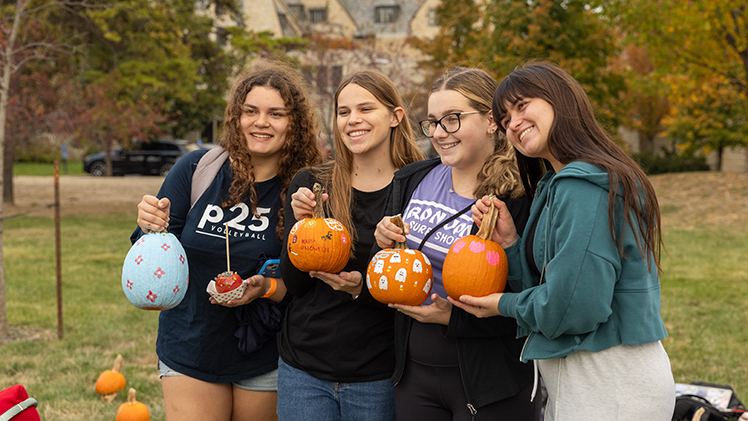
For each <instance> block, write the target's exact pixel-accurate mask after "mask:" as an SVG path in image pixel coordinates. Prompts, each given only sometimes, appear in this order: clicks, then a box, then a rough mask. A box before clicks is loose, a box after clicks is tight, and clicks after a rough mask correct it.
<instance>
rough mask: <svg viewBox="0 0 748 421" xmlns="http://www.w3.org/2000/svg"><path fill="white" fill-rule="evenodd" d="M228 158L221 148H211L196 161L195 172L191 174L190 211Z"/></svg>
mask: <svg viewBox="0 0 748 421" xmlns="http://www.w3.org/2000/svg"><path fill="white" fill-rule="evenodd" d="M228 157H229V152H228V151H227V150H225V149H223V148H220V147H219V148H213V149H211V150H209V151H208V152H207V153H206V154H205V155H203V156H202V158H200V160H199V161H197V167H196V168H195V172H194V173H192V193H191V194H190V209H192V207H193V206H195V203H197V201H198V199H200V196H202V195H203V193H205V190H207V189H208V187H209V186H210V184H211V183H212V182H213V179H215V178H216V174H218V171H219V170H220V169H221V167H223V163H224V162H226V159H227V158H228Z"/></svg>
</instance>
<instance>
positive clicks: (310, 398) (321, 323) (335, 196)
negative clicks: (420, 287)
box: [278, 71, 422, 421]
mask: <svg viewBox="0 0 748 421" xmlns="http://www.w3.org/2000/svg"><path fill="white" fill-rule="evenodd" d="M404 107H405V106H404V103H403V100H402V98H401V97H400V94H399V93H398V91H397V89H396V88H395V86H394V85H393V83H392V81H390V80H389V79H388V78H387V77H386V76H384V75H382V74H380V73H378V72H375V71H361V72H357V73H354V74H352V75H350V76H348V77H346V78H345V79H344V80H343V82H342V83H341V85H340V87H339V88H338V90H337V92H336V94H335V111H336V126H335V131H334V137H335V158H334V160H333V161H331V162H328V163H326V164H323V165H321V166H318V167H314V168H311V169H307V170H305V171H303V172H301V173H299V174H298V175H297V176H296V177H295V178H294V180H293V182H292V183H291V187H290V189H289V193H292V194H291V195H290V196H289V199H288V200H287V203H286V214H287V219H286V237H288V232H289V230H290V229H291V227H292V226H293V225H294V223H295V222H296V220H299V219H301V218H304V217H307V216H311V214H312V207H313V206H314V205H315V204H316V201H317V200H323V201H324V206H325V208H326V214H327V216H328V217H331V218H335V219H337V220H338V221H340V222H341V223H343V225H345V226H346V228H347V229H348V231H349V232H350V233H351V235H352V236H353V239H354V240H353V241H354V242H353V252H352V256H351V259H350V260H349V262H348V264H347V265H346V266H345V268H343V271H342V272H340V273H322V272H309V273H306V272H302V271H299V270H298V269H296V268H295V267H294V266H293V265H292V264H291V262H290V260H289V258H288V254H287V251H286V249H284V252H283V253H282V257H281V272H282V274H283V279H284V281H285V283H286V286H287V287H288V291H289V292H290V293H291V294H292V295H293V300H292V301H291V303H290V304H289V307H288V311H287V312H286V317H285V319H284V320H283V328H282V331H281V333H280V334H279V342H278V343H279V351H280V356H281V361H280V362H279V364H278V366H279V373H278V394H279V400H278V415H279V418H280V419H281V420H283V421H290V420H307V419H310V418H313V419H320V420H322V419H324V420H341V421H343V420H351V421H354V420H355V421H366V420H371V421H375V420H382V421H385V420H387V421H392V420H394V418H395V411H394V402H393V391H392V385H391V384H390V382H389V378H390V376H391V375H392V371H393V369H394V364H395V356H394V353H393V351H392V341H393V337H392V327H393V316H394V311H393V310H392V309H390V308H388V307H387V306H386V305H384V304H381V303H378V302H376V301H375V300H374V299H373V298H372V297H371V295H369V293H368V290H367V289H366V288H365V287H364V286H363V277H364V275H365V274H366V267H367V265H368V263H369V257H370V251H371V249H372V248H373V246H374V236H373V233H374V228H375V226H376V224H377V222H378V221H379V219H380V218H381V217H382V216H383V215H384V213H383V210H384V204H385V202H386V199H387V195H388V193H389V186H390V182H391V181H392V176H393V174H394V173H395V171H396V170H397V169H398V168H400V167H402V166H404V165H406V164H409V163H411V162H415V161H418V160H420V159H422V155H421V152H420V151H419V150H418V147H417V145H416V143H415V141H414V140H413V136H412V131H411V126H410V122H409V121H408V119H407V117H406V115H405V108H404ZM315 182H319V183H321V184H322V185H323V186H324V188H325V191H326V193H325V194H324V195H322V197H314V195H313V194H312V192H311V190H310V187H311V186H312V185H313V184H314V183H315ZM286 241H287V238H286Z"/></svg>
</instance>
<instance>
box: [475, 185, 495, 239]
mask: <svg viewBox="0 0 748 421" xmlns="http://www.w3.org/2000/svg"><path fill="white" fill-rule="evenodd" d="M494 197H496V196H494V195H490V196H488V198H489V199H491V206H489V207H488V212H486V214H485V215H484V216H483V223H482V224H481V226H480V229H479V230H478V233H477V234H476V236H477V237H478V238H480V239H482V240H490V239H491V235H493V230H494V228H496V222H497V221H498V220H499V208H497V207H496V205H494V204H493V199H494Z"/></svg>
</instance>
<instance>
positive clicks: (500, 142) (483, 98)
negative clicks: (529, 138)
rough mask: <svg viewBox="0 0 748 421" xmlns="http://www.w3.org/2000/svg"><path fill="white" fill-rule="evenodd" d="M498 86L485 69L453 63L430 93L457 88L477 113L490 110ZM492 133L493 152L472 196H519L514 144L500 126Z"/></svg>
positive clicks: (520, 190)
mask: <svg viewBox="0 0 748 421" xmlns="http://www.w3.org/2000/svg"><path fill="white" fill-rule="evenodd" d="M497 86H498V84H497V83H496V80H495V79H494V78H493V77H491V75H489V74H488V73H486V72H485V71H484V70H481V69H477V68H467V67H455V68H454V69H452V70H450V71H449V72H447V73H445V74H443V75H442V76H441V77H440V78H439V79H437V81H436V82H435V83H434V86H433V87H432V88H431V92H430V94H431V93H434V92H437V91H441V90H450V91H455V92H458V93H460V94H461V95H462V96H464V97H465V98H467V99H468V101H470V105H471V106H472V107H473V108H475V109H476V110H477V111H478V112H480V114H482V115H486V114H488V113H490V112H491V107H492V105H491V100H492V98H493V94H494V92H495V91H496V87H497ZM491 137H492V139H493V143H494V148H493V154H491V156H489V157H488V158H486V161H485V162H484V163H483V167H482V168H481V171H480V173H479V174H478V180H477V181H478V183H477V184H476V186H475V191H474V192H473V194H474V195H475V197H483V196H487V195H489V194H495V195H497V196H498V197H514V198H516V197H521V196H522V195H524V194H525V190H524V188H523V185H522V182H521V181H520V176H519V171H518V170H517V165H516V163H515V160H514V155H515V152H514V148H513V147H512V146H511V144H510V143H509V142H508V141H507V139H506V136H505V135H504V134H503V133H502V132H501V131H500V130H497V131H495V132H494V133H493V135H492V136H491Z"/></svg>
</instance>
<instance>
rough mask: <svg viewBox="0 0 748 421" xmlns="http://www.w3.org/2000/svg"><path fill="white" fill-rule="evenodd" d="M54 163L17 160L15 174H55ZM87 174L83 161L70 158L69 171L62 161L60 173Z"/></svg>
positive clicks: (14, 164)
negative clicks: (84, 170)
mask: <svg viewBox="0 0 748 421" xmlns="http://www.w3.org/2000/svg"><path fill="white" fill-rule="evenodd" d="M54 173H55V172H54V164H44V163H38V162H15V163H13V175H54ZM65 174H69V175H76V174H86V173H85V172H83V161H70V160H68V165H67V172H65V168H64V166H63V165H62V162H60V175H65Z"/></svg>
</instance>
